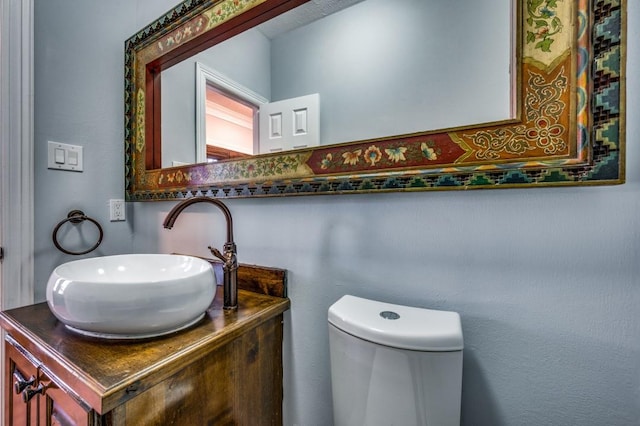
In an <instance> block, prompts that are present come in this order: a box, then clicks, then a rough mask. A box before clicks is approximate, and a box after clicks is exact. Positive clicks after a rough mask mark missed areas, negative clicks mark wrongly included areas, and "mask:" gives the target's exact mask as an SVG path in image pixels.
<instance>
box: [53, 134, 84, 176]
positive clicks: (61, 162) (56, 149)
mask: <svg viewBox="0 0 640 426" xmlns="http://www.w3.org/2000/svg"><path fill="white" fill-rule="evenodd" d="M47 167H48V168H50V169H54V170H70V171H72V172H81V171H82V147H81V146H79V145H69V144H66V143H59V142H52V141H49V144H48V156H47Z"/></svg>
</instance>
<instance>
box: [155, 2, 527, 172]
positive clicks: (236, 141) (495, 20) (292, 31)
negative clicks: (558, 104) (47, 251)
mask: <svg viewBox="0 0 640 426" xmlns="http://www.w3.org/2000/svg"><path fill="white" fill-rule="evenodd" d="M320 4H321V6H319V5H318V3H316V2H309V3H305V4H303V5H301V6H299V7H298V8H296V9H293V10H291V11H289V12H287V13H285V14H283V15H280V16H278V17H276V18H273V19H272V20H270V21H268V22H266V23H263V24H261V25H259V26H257V27H254V28H251V29H249V30H247V31H245V32H243V33H241V34H238V35H236V36H234V37H232V38H230V39H227V40H225V41H223V42H222V43H219V44H217V45H215V46H213V47H210V48H209V49H207V50H205V51H203V52H200V53H198V54H196V55H194V56H191V57H189V58H187V59H186V60H183V61H182V62H180V63H178V64H176V65H173V66H171V67H169V68H167V69H164V70H163V71H162V79H161V82H162V83H161V84H162V86H161V87H162V89H161V90H162V114H161V117H162V167H163V168H164V167H173V166H180V165H184V164H192V163H197V162H203V161H207V154H206V153H207V148H209V151H211V149H212V146H213V147H216V148H218V150H223V151H224V150H227V152H228V153H230V154H231V155H232V156H233V155H234V154H235V155H237V156H243V155H256V154H261V153H262V154H264V153H273V152H280V151H287V150H290V149H300V148H308V147H313V146H318V145H329V144H338V143H344V142H349V141H356V140H365V139H374V138H384V137H389V136H393V135H399V134H409V133H415V132H423V131H425V130H434V129H447V128H455V127H460V126H468V125H472V124H477V123H488V122H494V121H500V120H506V119H509V118H512V117H513V115H514V111H513V109H514V108H513V102H512V99H513V94H512V86H513V85H512V79H513V77H512V75H513V74H514V73H513V71H512V70H513V67H514V63H515V61H514V56H515V52H513V46H514V43H513V37H512V35H511V32H512V31H511V28H512V26H513V25H512V21H513V18H512V14H513V12H512V7H511V6H512V1H511V0H480V1H473V2H467V1H451V0H395V1H392V2H391V1H388V0H364V1H353V0H350V1H344V0H343V1H334V2H321V3H320ZM203 70H205V71H206V72H208V73H212V74H214V75H215V76H217V77H219V78H220V79H222V83H216V81H213V80H210V79H207V80H206V81H208V82H209V83H208V84H198V82H199V79H203V78H204V77H203V75H202V73H203ZM207 75H209V74H207ZM215 87H217V88H218V89H219V91H220V92H222V94H223V95H224V94H227V95H230V96H231V97H238V98H239V100H240V101H243V102H248V103H250V104H253V105H254V106H255V107H256V111H257V109H260V108H262V112H259V113H257V114H254V113H252V112H250V111H251V110H249V112H248V116H247V117H248V118H246V119H245V118H242V117H240V116H239V115H238V114H240V112H238V111H236V110H237V108H236V109H234V108H232V107H229V106H228V105H224V104H222V105H219V106H218V107H217V108H214V107H212V106H211V105H212V102H213V101H212V100H211V97H209V98H207V95H206V93H207V88H209V92H212V88H215ZM238 91H239V92H238ZM251 95H255V96H253V97H251ZM309 95H312V97H310V96H309ZM240 108H245V107H244V106H240ZM252 117H253V119H254V120H253V123H252V122H251V118H252ZM261 121H262V123H261ZM207 123H208V125H209V127H208V128H207ZM252 124H254V125H255V128H254V127H251V125H252ZM260 124H262V127H260ZM216 126H217V127H216ZM228 126H232V127H234V128H239V129H241V130H242V132H238V131H227V132H226V133H224V134H223V135H222V136H213V132H214V131H215V130H212V128H213V129H218V133H221V132H224V130H220V129H224V128H226V127H228ZM239 133H241V134H244V135H245V136H246V137H248V138H249V139H251V138H253V139H254V141H253V143H251V141H249V142H248V143H244V145H243V142H241V139H242V137H243V136H241V135H239ZM205 141H206V143H205ZM207 144H208V145H209V147H207ZM234 145H235V146H234ZM212 157H213V158H212ZM215 158H218V157H215V156H212V155H209V161H212V160H215ZM219 158H225V157H219ZM226 158H233V157H226Z"/></svg>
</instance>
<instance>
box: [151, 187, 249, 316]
mask: <svg viewBox="0 0 640 426" xmlns="http://www.w3.org/2000/svg"><path fill="white" fill-rule="evenodd" d="M196 203H209V204H213V205H215V206H216V207H218V208H219V209H220V210H222V213H224V217H225V219H226V220H227V242H226V243H225V245H224V252H223V253H220V251H219V250H218V249H215V248H212V247H209V250H210V251H211V253H212V254H213V255H214V256H215V257H217V258H218V259H220V260H222V262H223V263H222V270H223V272H224V279H223V290H224V309H237V307H238V259H237V250H236V244H235V242H234V241H233V220H232V218H231V212H230V211H229V208H227V206H226V205H225V204H224V203H223V202H222V201H220V200H216V199H215V198H209V197H193V198H189V199H186V200H184V201H182V202H180V203H178V204H177V205H176V206H175V207H173V208H172V209H171V211H170V212H169V213H168V214H167V217H166V218H165V220H164V223H163V226H164V227H165V228H166V229H171V228H173V225H174V223H175V221H176V219H177V218H178V216H180V213H182V211H183V210H184V209H186V208H187V207H189V206H190V205H191V204H196Z"/></svg>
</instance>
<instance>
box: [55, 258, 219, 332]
mask: <svg viewBox="0 0 640 426" xmlns="http://www.w3.org/2000/svg"><path fill="white" fill-rule="evenodd" d="M215 289H216V280H215V275H214V272H213V268H212V267H211V264H210V263H209V262H207V261H206V260H203V259H199V258H197V257H192V256H183V255H172V254H124V255H116V256H104V257H94V258H90V259H82V260H76V261H72V262H67V263H64V264H62V265H60V266H58V267H57V268H56V269H55V270H54V271H53V272H52V273H51V276H50V277H49V281H48V283H47V302H48V304H49V307H50V308H51V311H52V312H53V314H54V315H55V316H56V317H57V318H58V319H59V320H60V321H62V322H63V323H64V324H65V325H66V326H67V328H69V329H71V330H73V331H75V332H78V333H82V334H86V335H90V336H94V337H100V338H111V339H139V338H147V337H155V336H161V335H164V334H168V333H172V332H174V331H177V330H181V329H183V328H186V327H189V326H190V325H193V324H195V323H196V322H198V321H199V320H200V319H201V318H202V317H203V316H204V312H205V311H206V310H207V308H208V307H209V306H210V305H211V302H212V301H213V298H214V297H215Z"/></svg>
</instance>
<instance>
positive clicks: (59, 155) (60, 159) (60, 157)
mask: <svg viewBox="0 0 640 426" xmlns="http://www.w3.org/2000/svg"><path fill="white" fill-rule="evenodd" d="M55 158H56V164H64V149H62V148H56V149H55Z"/></svg>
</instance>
